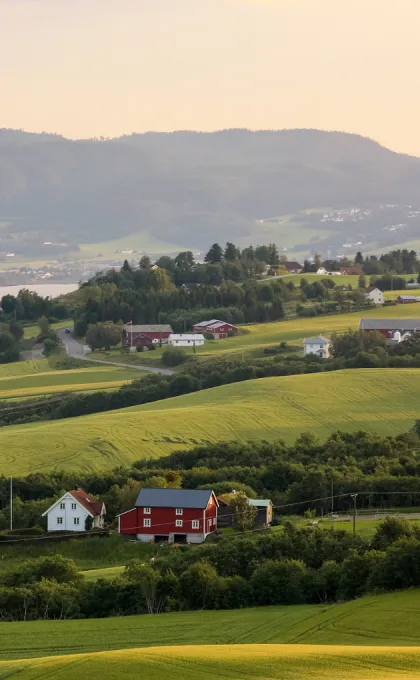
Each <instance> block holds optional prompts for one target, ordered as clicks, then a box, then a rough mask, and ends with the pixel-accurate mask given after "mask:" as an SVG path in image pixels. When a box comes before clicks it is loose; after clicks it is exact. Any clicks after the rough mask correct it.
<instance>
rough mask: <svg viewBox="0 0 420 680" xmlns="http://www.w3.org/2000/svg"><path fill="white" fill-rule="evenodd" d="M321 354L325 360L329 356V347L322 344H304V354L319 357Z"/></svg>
mask: <svg viewBox="0 0 420 680" xmlns="http://www.w3.org/2000/svg"><path fill="white" fill-rule="evenodd" d="M321 352H322V353H323V356H324V357H325V358H328V357H329V356H330V345H328V344H326V343H324V344H322V345H319V344H318V345H317V344H315V343H312V347H311V345H310V344H309V345H306V344H305V351H304V354H305V355H306V354H317V355H318V356H321Z"/></svg>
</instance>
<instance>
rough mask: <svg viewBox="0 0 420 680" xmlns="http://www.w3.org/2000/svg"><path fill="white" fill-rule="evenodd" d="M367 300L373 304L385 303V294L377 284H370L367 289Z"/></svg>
mask: <svg viewBox="0 0 420 680" xmlns="http://www.w3.org/2000/svg"><path fill="white" fill-rule="evenodd" d="M365 300H366V302H370V303H371V304H373V305H383V304H385V296H384V294H383V292H382V291H381V290H380V289H379V288H377V287H376V286H370V287H369V288H367V289H366V290H365Z"/></svg>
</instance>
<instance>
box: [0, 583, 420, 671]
mask: <svg viewBox="0 0 420 680" xmlns="http://www.w3.org/2000/svg"><path fill="white" fill-rule="evenodd" d="M419 617H420V590H408V591H404V592H402V593H391V594H387V595H377V596H373V597H365V598H362V599H359V600H355V601H353V602H348V603H346V604H340V605H297V606H292V607H259V608H257V609H242V610H230V611H219V612H215V611H201V612H174V613H171V614H161V615H159V616H148V615H144V616H127V617H119V618H109V619H97V620H95V621H94V622H93V621H92V620H91V619H89V620H81V621H58V622H57V621H29V622H19V623H0V659H19V658H29V657H42V656H49V655H62V654H80V653H88V652H96V651H110V650H117V649H129V648H134V647H153V646H158V645H159V646H163V645H208V644H213V645H214V644H217V645H223V644H230V645H235V644H241V645H250V644H265V643H269V644H295V645H361V646H364V645H366V646H371V645H390V646H419V645H420V631H419V627H418V621H419ZM23 633H24V634H23ZM217 651H218V652H219V649H218V650H217ZM0 677H1V673H0Z"/></svg>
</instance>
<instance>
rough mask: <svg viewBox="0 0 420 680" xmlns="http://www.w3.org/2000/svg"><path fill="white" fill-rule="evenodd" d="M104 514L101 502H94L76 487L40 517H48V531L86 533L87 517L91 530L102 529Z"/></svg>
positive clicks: (103, 506)
mask: <svg viewBox="0 0 420 680" xmlns="http://www.w3.org/2000/svg"><path fill="white" fill-rule="evenodd" d="M105 512H106V510H105V503H104V502H103V501H96V500H95V499H94V498H93V497H92V496H90V495H89V494H88V493H86V491H84V490H83V489H81V488H80V487H76V488H75V489H74V490H73V491H68V492H67V493H65V494H64V496H62V497H61V498H59V499H58V501H56V502H55V503H53V505H51V507H50V508H48V510H46V511H45V512H44V514H43V515H42V516H43V517H45V515H47V517H48V531H86V520H87V518H88V517H90V518H91V520H92V521H91V527H92V529H103V527H104V519H105Z"/></svg>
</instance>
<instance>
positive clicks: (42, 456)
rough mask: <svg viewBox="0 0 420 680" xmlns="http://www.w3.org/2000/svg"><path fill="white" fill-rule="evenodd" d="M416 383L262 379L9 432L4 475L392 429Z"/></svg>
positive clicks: (0, 466) (333, 377)
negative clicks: (306, 434) (228, 443)
mask: <svg viewBox="0 0 420 680" xmlns="http://www.w3.org/2000/svg"><path fill="white" fill-rule="evenodd" d="M419 379H420V369H389V370H388V369H364V370H359V371H355V370H348V371H337V372H333V373H325V374H314V375H296V376H287V377H280V378H265V379H262V380H249V381H246V382H242V383H236V384H232V385H223V386H222V387H217V388H213V389H210V390H203V391H202V392H199V393H193V394H189V395H185V396H182V397H176V398H173V399H167V400H164V401H160V402H155V403H153V404H145V405H143V406H135V407H132V408H128V409H122V410H119V411H112V412H108V413H103V414H95V415H89V416H82V417H79V418H72V419H66V420H62V421H52V422H45V423H32V424H28V425H18V426H14V427H7V428H2V429H1V430H0V473H1V472H9V471H10V469H13V471H14V474H16V475H17V474H27V473H28V472H30V471H31V472H33V471H35V470H46V469H52V468H57V467H59V468H64V469H73V470H75V469H84V470H105V469H110V468H113V467H115V466H116V465H120V464H123V463H130V462H132V461H134V460H137V459H139V458H141V457H149V456H161V455H165V454H167V453H170V452H171V451H173V450H175V449H180V448H190V447H193V446H194V445H197V444H202V443H205V442H209V441H217V440H222V439H226V440H232V439H236V440H248V439H249V440H258V439H267V440H275V439H278V438H284V439H285V440H286V441H287V442H292V441H293V440H294V439H295V438H296V437H297V436H298V435H299V434H300V433H301V432H302V431H303V430H310V431H311V432H313V433H314V434H316V435H317V436H319V437H322V438H324V437H326V436H328V435H329V434H330V433H331V432H333V431H334V430H337V429H342V430H346V431H355V430H359V429H365V430H369V431H375V432H378V433H380V434H382V435H386V434H389V435H395V434H397V433H399V432H404V431H407V430H408V429H409V428H410V427H412V425H413V424H414V420H415V419H416V418H418V416H419V413H420V392H419V389H418V385H419ZM46 442H48V445H47V446H46Z"/></svg>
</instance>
